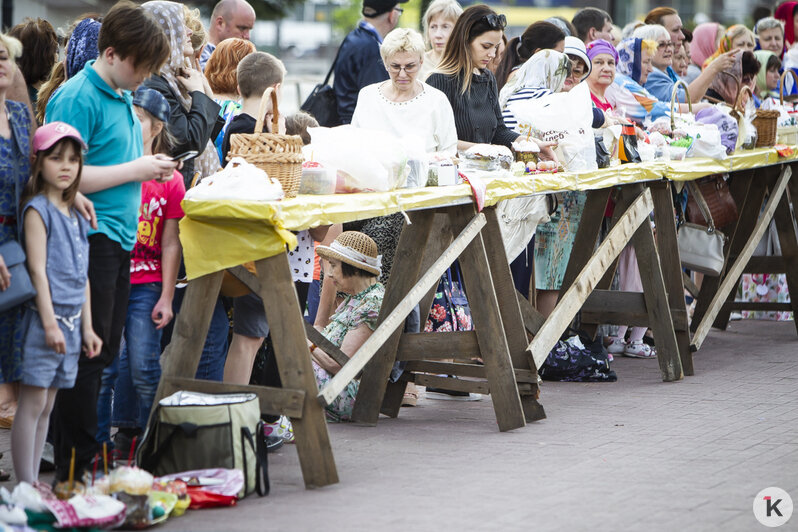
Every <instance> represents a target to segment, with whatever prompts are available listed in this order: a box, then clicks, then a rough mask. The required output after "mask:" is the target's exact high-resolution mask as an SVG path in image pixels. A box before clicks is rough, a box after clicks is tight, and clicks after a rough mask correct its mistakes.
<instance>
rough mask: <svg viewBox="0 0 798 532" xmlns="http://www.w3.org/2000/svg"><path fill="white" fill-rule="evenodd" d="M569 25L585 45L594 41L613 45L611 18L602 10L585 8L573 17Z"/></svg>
mask: <svg viewBox="0 0 798 532" xmlns="http://www.w3.org/2000/svg"><path fill="white" fill-rule="evenodd" d="M571 23H572V24H573V25H574V27H575V28H576V33H577V34H578V35H577V37H579V38H580V39H581V40H583V41H584V42H585V44H587V43H589V42H593V41H595V40H596V39H604V40H605V41H607V42H608V43H610V44H613V45H614V44H615V43H614V42H613V39H612V17H610V15H609V13H607V12H606V11H604V10H603V9H599V8H597V7H585V8H583V9H580V10H579V11H577V12H576V14H575V15H574V18H573V20H572V21H571Z"/></svg>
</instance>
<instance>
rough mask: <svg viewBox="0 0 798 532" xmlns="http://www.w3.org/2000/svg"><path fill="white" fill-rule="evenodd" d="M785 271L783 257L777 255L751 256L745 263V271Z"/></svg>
mask: <svg viewBox="0 0 798 532" xmlns="http://www.w3.org/2000/svg"><path fill="white" fill-rule="evenodd" d="M786 271H787V266H785V262H784V257H781V256H778V255H776V256H762V257H751V260H749V261H748V264H746V265H745V273H784V272H786Z"/></svg>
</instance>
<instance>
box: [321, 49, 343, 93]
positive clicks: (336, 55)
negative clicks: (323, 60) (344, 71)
mask: <svg viewBox="0 0 798 532" xmlns="http://www.w3.org/2000/svg"><path fill="white" fill-rule="evenodd" d="M341 48H343V45H341V46H339V47H338V51H337V52H335V59H333V62H332V65H330V70H328V71H327V75H326V76H324V82H323V83H322V86H324V85H327V84H328V83H329V82H330V78H331V77H332V75H333V72H334V71H335V65H337V64H338V56H340V55H341Z"/></svg>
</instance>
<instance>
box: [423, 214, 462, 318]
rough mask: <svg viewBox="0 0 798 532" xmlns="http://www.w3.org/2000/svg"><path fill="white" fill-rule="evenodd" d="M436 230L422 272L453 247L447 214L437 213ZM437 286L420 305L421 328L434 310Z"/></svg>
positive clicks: (430, 241)
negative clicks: (433, 303) (433, 304)
mask: <svg viewBox="0 0 798 532" xmlns="http://www.w3.org/2000/svg"><path fill="white" fill-rule="evenodd" d="M433 227H435V230H434V231H432V232H430V235H429V239H428V240H427V246H426V247H425V248H424V258H423V259H422V260H421V271H422V272H425V271H427V270H428V269H429V267H430V266H432V264H433V263H434V262H435V261H436V260H437V259H438V257H440V256H441V254H442V253H443V252H444V251H445V250H446V248H448V247H449V245H451V243H452V240H454V234H452V227H451V224H450V223H449V216H447V214H446V213H445V212H436V213H435V221H434V222H433ZM437 288H438V287H437V285H436V286H433V287H432V288H430V289H429V291H428V292H427V294H426V295H425V296H424V297H423V298H422V299H421V301H420V302H419V304H418V308H419V312H420V313H421V328H422V329H423V328H424V323H426V321H427V317H428V316H429V311H430V309H431V308H432V301H433V300H434V299H435V291H436V290H437Z"/></svg>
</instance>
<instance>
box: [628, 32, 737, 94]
mask: <svg viewBox="0 0 798 532" xmlns="http://www.w3.org/2000/svg"><path fill="white" fill-rule="evenodd" d="M632 36H633V37H634V38H636V39H649V40H652V41H654V42H656V43H657V51H656V53H655V54H654V57H653V58H652V60H651V63H652V64H653V66H654V69H653V70H652V71H651V73H650V74H649V75H648V79H647V80H646V83H645V85H644V86H645V88H646V90H648V92H650V93H651V94H653V95H654V96H655V97H656V98H657V99H658V100H660V101H663V102H670V101H671V92H672V91H673V86H674V85H675V83H676V81H678V79H679V78H678V77H677V76H676V73H675V72H674V71H673V69H672V68H671V63H672V62H673V50H674V44H673V42H671V34H670V32H668V30H667V29H666V28H665V26H661V25H659V24H646V25H644V26H640V27H639V28H637V29H636V30H635V31H634V34H633V35H632ZM736 53H737V52H736V51H735V50H732V51H730V52H726V53H721V54H719V55H718V56H717V57H715V58H714V59H712V60H711V61H710V62H708V63H707V64H706V65H705V66H704V70H703V71H702V72H701V74H700V75H699V76H698V77H697V78H696V79H695V80H693V81H692V82H691V83H690V84H689V86H688V88H689V92H690V100H692V102H693V103H697V102H699V101H701V99H702V98H703V97H704V95H705V94H706V92H707V89H708V88H709V86H710V85H711V84H712V81H713V80H714V79H715V77H716V76H717V74H718V73H719V72H722V71H724V70H728V69H729V68H731V66H732V65H733V64H734V55H735V54H736ZM708 61H709V60H708ZM678 91H679V92H678V98H679V101H680V102H682V103H686V102H687V100H686V96H685V93H684V88H683V87H681V86H680V87H679V89H678Z"/></svg>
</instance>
